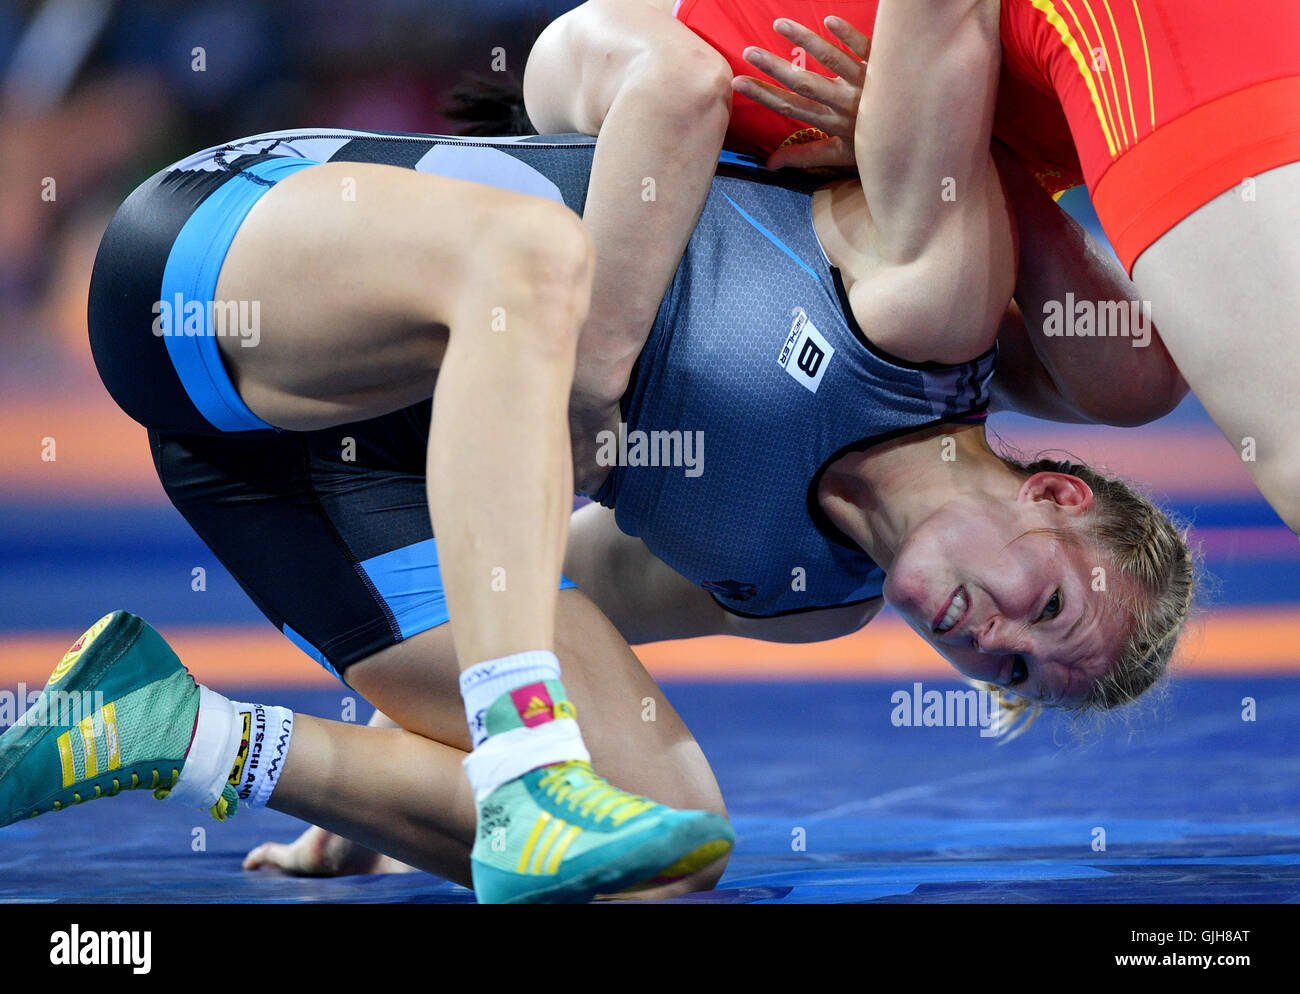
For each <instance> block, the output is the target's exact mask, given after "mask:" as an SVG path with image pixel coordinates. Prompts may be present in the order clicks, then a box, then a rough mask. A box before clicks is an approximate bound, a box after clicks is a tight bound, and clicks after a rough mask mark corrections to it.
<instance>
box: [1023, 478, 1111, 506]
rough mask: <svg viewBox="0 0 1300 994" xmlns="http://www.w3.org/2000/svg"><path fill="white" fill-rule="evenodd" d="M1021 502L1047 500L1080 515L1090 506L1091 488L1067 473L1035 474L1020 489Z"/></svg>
mask: <svg viewBox="0 0 1300 994" xmlns="http://www.w3.org/2000/svg"><path fill="white" fill-rule="evenodd" d="M1018 499H1019V500H1022V501H1028V502H1033V501H1041V500H1049V501H1051V502H1052V503H1054V504H1056V505H1057V506H1058V507H1059V508H1061V509H1062V510H1065V511H1069V512H1070V513H1074V514H1081V513H1083V512H1084V511H1086V510H1088V508H1090V507H1091V506H1092V499H1093V493H1092V487H1090V486H1088V484H1087V483H1086V482H1084V481H1083V480H1081V479H1079V477H1077V476H1071V475H1070V474H1069V473H1048V472H1043V473H1035V474H1034V475H1033V476H1031V477H1030V478H1029V479H1027V480H1026V481H1025V482H1024V483H1023V484H1021V487H1020V494H1019V495H1018Z"/></svg>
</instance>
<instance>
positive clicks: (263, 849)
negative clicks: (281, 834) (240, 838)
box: [244, 842, 293, 872]
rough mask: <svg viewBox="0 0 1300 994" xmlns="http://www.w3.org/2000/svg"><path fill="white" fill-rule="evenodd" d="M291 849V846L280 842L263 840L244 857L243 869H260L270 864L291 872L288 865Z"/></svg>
mask: <svg viewBox="0 0 1300 994" xmlns="http://www.w3.org/2000/svg"><path fill="white" fill-rule="evenodd" d="M291 849H292V847H291V846H287V845H284V844H283V843H281V842H263V843H262V844H261V845H260V846H258V847H257V848H256V849H254V850H253V851H252V852H250V853H249V854H248V855H247V856H245V857H244V869H245V870H260V869H262V867H264V866H270V867H275V868H277V869H281V870H286V871H288V872H293V871H292V869H291V866H290V864H291V863H292V862H293V859H292V857H291V855H290V853H291Z"/></svg>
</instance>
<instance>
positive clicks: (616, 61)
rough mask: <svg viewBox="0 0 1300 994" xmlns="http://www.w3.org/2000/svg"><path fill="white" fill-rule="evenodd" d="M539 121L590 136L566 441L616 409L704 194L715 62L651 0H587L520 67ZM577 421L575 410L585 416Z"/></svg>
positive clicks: (718, 146) (718, 61) (715, 139)
mask: <svg viewBox="0 0 1300 994" xmlns="http://www.w3.org/2000/svg"><path fill="white" fill-rule="evenodd" d="M524 98H525V101H526V103H527V107H528V114H529V117H530V118H532V121H533V123H534V124H535V125H536V126H537V127H538V129H539V130H540V131H542V132H564V131H579V132H583V133H585V134H591V135H595V134H599V141H598V143H597V145H596V153H595V159H594V161H593V163H592V170H591V182H590V186H589V188H588V192H587V206H586V212H585V214H584V220H585V221H586V224H587V228H588V230H589V231H590V232H591V236H592V239H593V241H594V242H595V247H596V272H595V288H594V291H593V294H592V301H591V310H590V312H589V314H588V318H587V323H586V325H585V326H584V328H583V332H582V338H581V342H580V346H579V349H580V352H579V355H580V361H579V363H578V368H577V372H576V374H575V380H574V408H575V424H574V429H575V438H574V443H575V447H576V448H579V449H581V448H583V446H584V441H586V442H590V444H591V445H592V446H594V439H583V438H579V437H576V436H577V433H578V432H579V431H580V430H581V429H583V428H586V429H590V430H591V433H592V434H594V431H595V430H598V429H599V428H602V427H605V426H606V424H607V422H608V420H609V419H610V417H611V416H613V415H615V414H616V412H617V405H618V401H619V398H620V397H621V396H622V395H623V392H624V391H625V390H626V388H627V381H628V377H629V375H630V374H631V370H632V367H633V365H634V364H635V363H636V359H637V357H638V356H639V355H640V354H641V349H642V348H643V347H644V345H645V340H646V337H647V336H648V335H649V333H650V328H651V326H652V325H653V323H654V319H655V315H656V314H657V312H658V310H659V304H660V302H661V301H662V299H663V295H664V292H665V290H666V289H667V287H668V284H669V282H670V281H671V279H672V275H673V273H674V272H675V270H676V268H677V265H678V263H679V262H680V260H681V256H682V252H683V251H684V250H685V248H686V243H687V242H688V241H689V240H690V236H691V232H692V231H693V230H694V227H695V223H696V221H697V220H698V219H699V215H700V211H701V210H702V209H703V206H704V201H705V198H706V197H707V196H708V192H709V187H710V183H711V181H712V178H713V172H714V168H715V167H716V165H717V160H718V153H719V152H720V151H721V150H722V140H723V135H724V134H725V133H726V129H727V121H728V118H729V116H730V110H731V73H730V70H729V68H728V66H727V63H726V60H725V59H723V58H722V56H721V55H719V54H718V53H717V52H715V51H714V50H713V49H712V48H710V47H709V46H708V45H707V44H706V43H705V42H703V41H701V40H700V39H699V38H698V37H697V36H696V35H695V34H694V33H693V32H692V31H691V30H690V29H689V28H687V27H686V26H685V25H683V24H681V23H680V22H678V21H677V20H676V19H675V18H673V17H672V15H671V14H670V13H669V12H668V11H667V10H665V9H662V8H661V7H660V6H659V5H656V4H653V3H650V2H647V0H588V2H587V3H584V4H583V5H582V6H581V7H578V8H577V9H575V10H573V11H570V12H569V13H568V14H565V15H564V16H563V17H560V18H559V19H557V20H556V21H555V22H554V23H552V24H551V25H550V26H549V27H548V28H547V29H546V31H545V32H543V34H542V36H541V37H540V38H539V39H538V41H537V44H536V45H535V46H534V48H533V51H532V53H531V55H530V56H529V60H528V66H527V69H526V71H525V74H524ZM584 419H585V420H584Z"/></svg>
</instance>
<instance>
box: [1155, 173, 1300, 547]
mask: <svg viewBox="0 0 1300 994" xmlns="http://www.w3.org/2000/svg"><path fill="white" fill-rule="evenodd" d="M1253 182H1254V190H1253V199H1247V198H1245V197H1243V191H1242V189H1241V188H1238V189H1234V190H1231V191H1229V192H1228V193H1225V194H1223V195H1222V196H1220V197H1218V198H1216V199H1215V200H1213V201H1211V202H1210V203H1208V204H1206V205H1205V206H1204V207H1202V208H1200V209H1199V210H1198V211H1196V212H1195V213H1193V214H1191V215H1190V216H1189V217H1187V218H1186V219H1185V220H1183V221H1182V222H1180V223H1179V224H1178V225H1177V226H1176V227H1174V228H1173V229H1172V230H1171V231H1169V232H1168V233H1167V234H1166V235H1164V236H1163V237H1162V238H1161V239H1160V240H1159V241H1157V242H1156V243H1155V244H1154V245H1153V246H1151V248H1150V249H1148V250H1147V251H1146V252H1144V253H1143V254H1142V255H1141V256H1140V257H1139V258H1138V260H1137V263H1136V265H1135V267H1134V270H1133V276H1134V280H1135V281H1136V283H1137V285H1138V288H1139V290H1140V291H1141V293H1142V296H1143V297H1144V298H1147V299H1150V300H1151V301H1152V317H1153V318H1154V319H1155V322H1156V324H1157V326H1158V327H1159V329H1160V335H1161V338H1162V339H1163V340H1164V342H1165V345H1166V346H1167V348H1168V349H1169V354H1170V355H1171V356H1173V359H1174V361H1175V362H1176V363H1177V364H1178V368H1179V370H1180V371H1181V372H1182V374H1183V376H1184V377H1185V378H1186V380H1187V382H1188V384H1189V385H1190V386H1191V388H1192V390H1193V391H1194V392H1195V393H1196V395H1197V397H1198V398H1199V399H1200V401H1201V403H1202V404H1204V405H1205V408H1206V410H1208V411H1209V412H1210V415H1211V416H1212V417H1213V418H1214V420H1215V422H1216V423H1217V424H1218V426H1219V428H1220V429H1221V430H1222V431H1223V433H1224V434H1225V435H1226V436H1227V438H1228V440H1229V441H1230V442H1231V443H1232V444H1233V445H1234V446H1236V447H1237V448H1238V449H1239V451H1241V452H1242V454H1243V459H1245V460H1246V463H1245V464H1246V467H1247V469H1249V470H1250V472H1251V474H1252V475H1253V476H1254V478H1255V482H1256V483H1257V484H1258V485H1259V487H1260V489H1261V491H1263V493H1264V496H1265V497H1267V498H1268V499H1269V501H1270V502H1271V503H1272V504H1273V505H1274V507H1275V508H1277V509H1278V511H1279V512H1280V513H1282V515H1283V517H1284V518H1286V519H1287V523H1288V524H1290V525H1291V527H1292V528H1293V529H1295V528H1300V416H1298V415H1297V408H1296V405H1295V401H1294V393H1295V384H1296V383H1298V382H1300V240H1297V238H1296V232H1297V231H1300V163H1292V164H1291V165H1287V166H1283V167H1281V168H1279V169H1274V170H1270V171H1269V172H1266V173H1262V174H1261V175H1259V176H1257V177H1254V180H1253Z"/></svg>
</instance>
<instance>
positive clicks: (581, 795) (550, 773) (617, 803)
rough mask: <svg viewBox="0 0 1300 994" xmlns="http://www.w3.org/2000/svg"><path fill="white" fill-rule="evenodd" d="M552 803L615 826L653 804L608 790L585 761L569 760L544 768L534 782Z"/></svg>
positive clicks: (599, 776) (644, 810)
mask: <svg viewBox="0 0 1300 994" xmlns="http://www.w3.org/2000/svg"><path fill="white" fill-rule="evenodd" d="M537 785H538V786H539V787H541V788H542V789H543V790H544V791H546V794H547V796H549V797H551V798H553V799H554V800H555V802H556V803H557V804H558V803H561V802H567V804H568V808H569V810H570V811H578V810H581V813H582V814H583V815H584V816H594V818H595V820H596V821H598V822H599V821H601V820H602V819H604V817H605V816H606V815H608V816H609V818H610V820H611V821H612V822H613V823H614V824H615V825H621V824H623V822H625V821H627V819H629V818H633V817H635V816H636V815H639V814H642V813H643V812H646V811H649V810H650V809H651V808H653V807H654V806H655V802H654V801H651V800H649V799H648V798H644V797H638V796H637V795H636V794H629V793H628V792H627V791H625V790H619V789H618V788H617V787H614V786H612V785H611V784H610V783H609V782H608V781H606V780H605V778H604V777H602V776H601V775H600V774H598V773H597V772H596V771H595V770H593V769H592V768H591V763H589V762H587V761H586V760H585V759H572V760H568V761H566V762H563V763H556V764H555V765H554V766H551V767H548V769H547V772H546V774H545V775H543V776H542V778H541V779H540V780H539V781H538V782H537Z"/></svg>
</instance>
